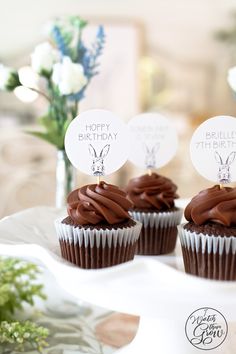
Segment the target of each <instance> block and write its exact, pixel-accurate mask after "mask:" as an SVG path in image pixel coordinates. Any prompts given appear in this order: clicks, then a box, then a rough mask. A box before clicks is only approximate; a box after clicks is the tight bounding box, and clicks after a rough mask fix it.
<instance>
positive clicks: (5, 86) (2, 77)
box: [0, 64, 19, 90]
mask: <svg viewBox="0 0 236 354" xmlns="http://www.w3.org/2000/svg"><path fill="white" fill-rule="evenodd" d="M17 78H18V74H17V72H16V71H15V70H14V69H12V68H8V67H7V66H5V65H3V64H0V90H9V89H13V88H14V87H16V86H17V85H19V81H18V79H17Z"/></svg>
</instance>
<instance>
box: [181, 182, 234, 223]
mask: <svg viewBox="0 0 236 354" xmlns="http://www.w3.org/2000/svg"><path fill="white" fill-rule="evenodd" d="M184 216H185V218H186V219H187V220H188V221H192V222H194V224H196V225H203V224H205V223H207V222H213V223H218V224H222V225H225V226H235V225H236V188H231V187H223V188H222V189H221V188H220V186H219V185H216V186H214V187H211V188H208V189H205V190H203V191H201V192H200V193H199V194H198V195H196V196H195V197H194V198H193V199H192V200H191V202H190V203H189V204H188V205H187V207H186V209H185V212H184Z"/></svg>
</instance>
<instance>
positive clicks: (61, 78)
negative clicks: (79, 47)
mask: <svg viewBox="0 0 236 354" xmlns="http://www.w3.org/2000/svg"><path fill="white" fill-rule="evenodd" d="M52 81H53V82H54V84H56V85H57V86H58V88H59V91H60V93H61V94H62V95H71V94H74V93H77V92H79V91H81V89H82V88H83V87H84V86H85V85H86V84H87V82H88V79H87V78H86V76H85V75H84V68H83V66H82V65H81V64H76V63H72V61H71V59H70V58H69V57H63V61H62V63H56V64H54V66H53V73H52Z"/></svg>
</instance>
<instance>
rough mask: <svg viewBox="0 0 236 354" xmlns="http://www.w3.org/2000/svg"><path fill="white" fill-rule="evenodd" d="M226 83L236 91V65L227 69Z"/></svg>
mask: <svg viewBox="0 0 236 354" xmlns="http://www.w3.org/2000/svg"><path fill="white" fill-rule="evenodd" d="M227 80H228V84H229V86H230V87H231V89H232V90H233V91H235V92H236V66H234V67H233V68H231V69H229V70H228V78H227Z"/></svg>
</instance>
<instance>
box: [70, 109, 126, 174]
mask: <svg viewBox="0 0 236 354" xmlns="http://www.w3.org/2000/svg"><path fill="white" fill-rule="evenodd" d="M126 130H127V129H126V125H125V124H124V123H123V122H122V121H121V120H120V119H119V118H118V117H117V116H116V115H114V114H113V113H112V112H109V111H106V110H101V109H94V110H89V111H86V112H83V113H81V114H79V116H78V117H76V118H75V119H74V120H73V121H72V122H71V123H70V125H69V127H68V129H67V132H66V136H65V149H66V153H67V156H68V158H69V160H70V161H71V163H72V164H73V165H74V166H75V167H76V168H77V169H79V170H80V171H82V172H84V173H86V174H88V175H92V176H104V175H109V174H110V173H112V172H115V171H116V170H118V169H119V168H120V167H121V166H122V165H123V164H124V163H125V162H126V160H127V158H128V149H127V131H126Z"/></svg>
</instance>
